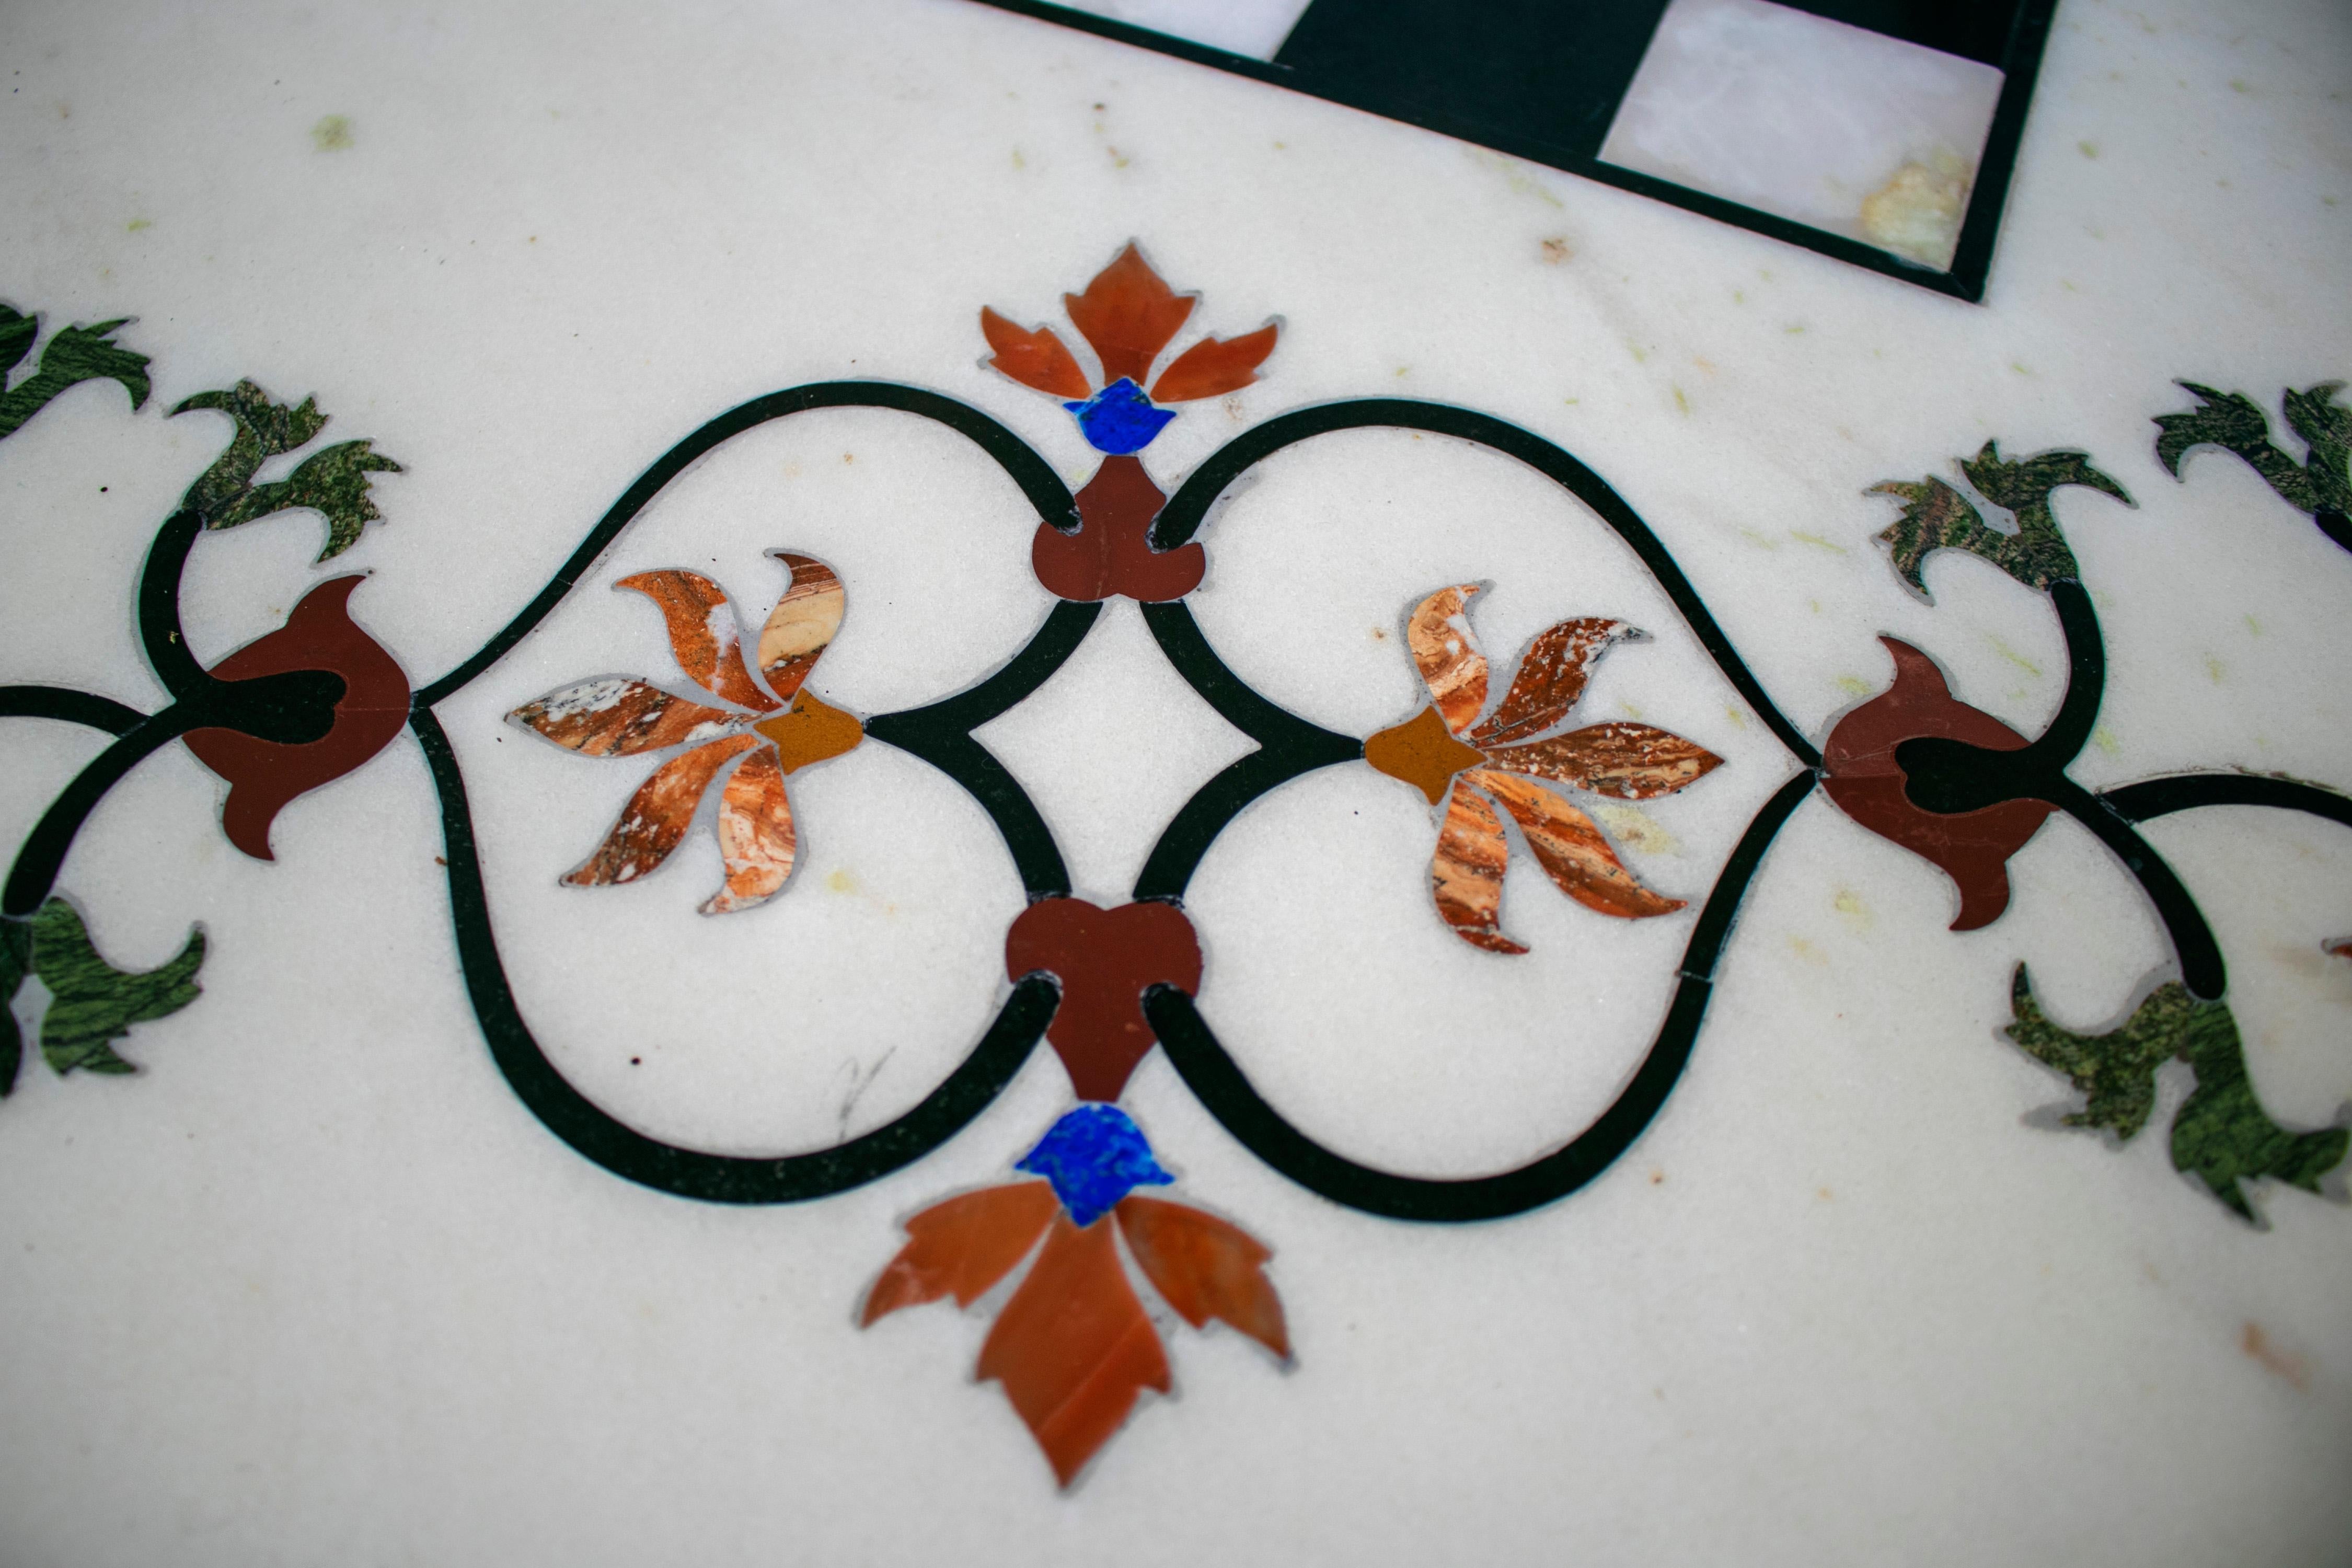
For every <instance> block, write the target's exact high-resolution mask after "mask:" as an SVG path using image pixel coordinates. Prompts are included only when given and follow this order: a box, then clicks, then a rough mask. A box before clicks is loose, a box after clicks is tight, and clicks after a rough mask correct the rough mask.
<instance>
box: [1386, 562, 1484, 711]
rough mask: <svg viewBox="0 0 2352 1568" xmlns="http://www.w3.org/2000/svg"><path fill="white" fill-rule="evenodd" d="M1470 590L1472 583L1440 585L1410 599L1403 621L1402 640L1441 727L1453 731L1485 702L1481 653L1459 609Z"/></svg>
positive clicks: (1474, 586) (1466, 617) (1475, 588)
mask: <svg viewBox="0 0 2352 1568" xmlns="http://www.w3.org/2000/svg"><path fill="white" fill-rule="evenodd" d="M1476 592H1478V584H1475V583H1464V584H1460V585H1459V586H1456V587H1452V588H1440V589H1439V590H1438V591H1437V592H1436V593H1434V594H1432V595H1429V597H1427V598H1425V599H1423V601H1422V602H1421V603H1420V604H1418V605H1414V606H1413V607H1412V614H1411V615H1410V616H1406V617H1405V623H1404V640H1405V646H1406V647H1409V648H1411V649H1412V662H1413V666H1414V668H1417V669H1419V670H1420V671H1421V680H1422V684H1423V685H1424V686H1426V687H1428V688H1429V696H1430V700H1431V701H1433V702H1434V703H1436V704H1437V710H1438V712H1439V713H1441V714H1443V715H1444V718H1445V727H1446V728H1447V729H1448V730H1451V731H1454V733H1455V734H1457V735H1458V734H1460V733H1462V731H1465V730H1467V729H1468V728H1469V727H1470V721H1472V720H1473V719H1475V718H1477V717H1478V710H1480V709H1482V708H1484V707H1486V654H1485V653H1484V652H1482V651H1481V650H1480V649H1479V647H1478V639H1477V637H1475V636H1474V635H1473V634H1472V632H1471V630H1470V616H1469V615H1468V613H1467V612H1466V610H1465V605H1468V604H1469V602H1470V595H1473V594H1475V593H1476Z"/></svg>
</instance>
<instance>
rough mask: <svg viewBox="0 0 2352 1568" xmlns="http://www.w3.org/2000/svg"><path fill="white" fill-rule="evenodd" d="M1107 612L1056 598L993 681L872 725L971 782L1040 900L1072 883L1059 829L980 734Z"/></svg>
mask: <svg viewBox="0 0 2352 1568" xmlns="http://www.w3.org/2000/svg"><path fill="white" fill-rule="evenodd" d="M1101 614H1102V605H1100V604H1078V603H1076V602H1074V601H1072V600H1068V599H1063V600H1060V601H1058V602H1056V603H1055V605H1054V608H1053V610H1052V612H1051V613H1050V614H1048V615H1047V616H1046V617H1045V625H1044V626H1040V627H1038V628H1037V633H1036V635H1035V636H1034V637H1031V638H1030V639H1029V643H1028V646H1027V647H1024V648H1023V649H1022V650H1021V651H1020V652H1019V653H1017V654H1015V655H1013V658H1012V659H1011V661H1010V662H1008V663H1007V664H1006V665H1005V666H1004V668H1002V669H1000V670H998V671H997V672H996V673H995V674H994V675H992V676H990V677H989V678H988V679H986V680H983V681H982V682H981V683H980V684H979V685H977V686H974V687H972V688H971V689H968V690H965V691H960V692H958V693H957V694H956V695H954V696H953V697H950V698H947V699H945V700H942V701H939V702H934V703H932V704H930V705H929V707H927V708H908V709H905V710H901V711H899V712H897V713H882V714H877V715H876V716H875V717H874V718H872V719H869V720H867V721H866V733H867V734H868V735H871V736H873V737H874V738H875V739H876V740H877V741H886V742H889V743H890V744H891V745H893V746H897V747H898V748H899V749H900V750H901V751H905V752H913V753H914V754H915V755H916V756H919V757H920V758H922V759H923V761H925V762H927V763H930V764H931V766H933V767H935V768H937V769H939V770H940V772H941V773H945V774H947V775H948V776H949V777H950V778H951V779H953V780H955V781H956V783H958V784H961V785H963V787H964V789H965V791H966V792H967V793H969V794H970V795H971V797H972V799H974V800H976V801H978V802H980V805H981V808H982V810H984V811H986V812H987V813H988V815H989V816H990V817H991V818H992V820H993V821H994V822H995V824H996V831H997V832H998V833H1000V834H1002V835H1003V837H1004V846H1005V847H1006V848H1007V849H1009V850H1011V851H1012V852H1013V866H1014V868H1016V869H1017V870H1018V871H1019V872H1020V874H1021V885H1022V887H1023V888H1024V889H1027V891H1028V894H1029V897H1030V898H1031V899H1032V900H1036V899H1050V898H1060V897H1062V896H1064V895H1066V894H1067V893H1068V892H1069V890H1070V873H1069V869H1068V868H1067V867H1066V866H1065V865H1064V864H1063V863H1062V852H1061V850H1060V848H1058V847H1056V846H1055V843H1054V835H1053V831H1052V830H1051V829H1050V828H1048V827H1047V826H1045V817H1043V816H1040V815H1038V811H1037V807H1036V805H1035V804H1034V802H1032V801H1031V800H1030V798H1029V795H1028V792H1027V791H1025V790H1024V789H1023V788H1022V787H1021V784H1020V781H1018V780H1017V779H1015V778H1014V777H1013V773H1012V772H1011V770H1010V769H1008V768H1006V767H1005V765H1004V764H1003V763H1000V762H998V761H997V760H996V756H995V753H993V752H991V751H990V750H989V749H988V748H987V747H986V746H983V745H982V744H981V743H980V742H978V741H977V740H974V739H973V738H972V733H971V732H972V731H974V730H976V729H978V728H979V727H980V726H981V725H982V724H985V723H987V722H988V721H990V720H991V719H993V718H995V717H997V716H998V715H999V714H1001V713H1003V712H1004V711H1005V710H1007V709H1009V708H1011V707H1013V705H1014V704H1016V703H1018V702H1021V701H1022V700H1024V699H1026V698H1027V697H1028V696H1029V694H1030V693H1031V692H1033V691H1034V690H1036V689H1037V688H1039V687H1040V686H1043V685H1044V684H1045V682H1046V680H1048V679H1051V678H1052V676H1053V674H1054V672H1055V670H1057V669H1059V668H1062V666H1063V664H1064V662H1065V661H1066V660H1067V659H1068V658H1069V657H1070V655H1072V654H1073V653H1075V652H1076V651H1077V647H1078V644H1079V643H1081V642H1083V641H1085V640H1086V635H1087V632H1088V631H1090V630H1092V629H1093V627H1094V624H1095V620H1096V618H1097V616H1100V615H1101Z"/></svg>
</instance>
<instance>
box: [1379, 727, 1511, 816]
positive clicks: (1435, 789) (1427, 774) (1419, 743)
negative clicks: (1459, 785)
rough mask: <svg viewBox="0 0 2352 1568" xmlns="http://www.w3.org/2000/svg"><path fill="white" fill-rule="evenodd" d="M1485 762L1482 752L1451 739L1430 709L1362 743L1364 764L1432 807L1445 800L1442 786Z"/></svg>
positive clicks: (1452, 735)
mask: <svg viewBox="0 0 2352 1568" xmlns="http://www.w3.org/2000/svg"><path fill="white" fill-rule="evenodd" d="M1364 761H1366V762H1368V763H1371V764H1372V766H1374V767H1376V768H1378V769H1379V770H1380V771H1381V772H1382V773H1386V774H1388V775H1389V777H1391V778H1392V779H1402V780H1403V781H1404V782H1405V783H1407V784H1411V785H1412V787H1413V788H1415V789H1417V790H1419V791H1421V793H1422V794H1423V795H1427V796H1428V797H1429V804H1430V805H1436V804H1437V803H1438V802H1439V801H1441V800H1444V798H1445V786H1446V785H1447V784H1452V783H1453V782H1454V774H1455V773H1460V772H1461V771H1462V770H1463V769H1465V768H1475V767H1476V766H1477V765H1478V764H1479V763H1483V762H1485V761H1486V752H1481V751H1480V750H1478V749H1477V748H1476V747H1475V746H1468V745H1465V744H1463V743H1462V742H1460V741H1457V740H1455V739H1454V731H1451V730H1448V729H1447V728H1446V727H1445V721H1444V720H1443V719H1441V718H1439V717H1438V714H1437V710H1436V709H1434V708H1424V709H1423V710H1421V711H1420V712H1418V713H1416V714H1414V715H1413V716H1412V718H1410V719H1408V720H1406V721H1404V722H1403V723H1402V724H1391V725H1390V726H1389V727H1388V728H1387V729H1385V730H1383V731H1381V732H1380V733H1379V734H1377V735H1374V736H1373V737H1372V738H1371V739H1370V740H1369V741H1366V742H1364Z"/></svg>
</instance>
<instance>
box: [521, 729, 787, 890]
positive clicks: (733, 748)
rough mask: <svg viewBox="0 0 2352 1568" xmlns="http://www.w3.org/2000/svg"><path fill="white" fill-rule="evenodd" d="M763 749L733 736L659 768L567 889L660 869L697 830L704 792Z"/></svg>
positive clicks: (754, 741)
mask: <svg viewBox="0 0 2352 1568" xmlns="http://www.w3.org/2000/svg"><path fill="white" fill-rule="evenodd" d="M759 743H760V742H759V740H758V739H757V738H756V737H754V736H751V735H730V736H729V737H727V739H725V740H723V741H713V742H710V743H709V745H707V746H697V747H695V748H693V749H692V750H691V751H687V752H679V753H678V754H677V756H675V757H672V758H671V759H670V760H669V761H667V762H666V763H663V764H662V765H661V766H659V767H657V768H656V769H655V770H654V772H653V776H652V777H651V778H648V779H647V780H646V782H645V783H643V784H639V785H638V786H637V791H636V793H635V795H631V796H630V797H629V804H628V805H625V806H624V807H623V808H622V810H621V816H620V820H619V821H617V822H615V823H614V824H613V829H612V831H611V832H609V833H607V834H606V835H605V836H604V843H603V844H601V845H599V846H597V847H596V853H595V854H593V855H592V856H590V857H589V858H588V861H587V863H586V864H585V865H583V866H582V867H580V868H578V869H577V870H574V871H572V872H570V873H568V874H566V875H565V877H564V879H563V880H564V883H565V885H566V886H569V887H573V888H599V887H605V886H609V885H612V884H614V883H619V882H634V881H635V880H636V879H638V878H639V877H642V876H644V875H645V874H646V872H648V871H652V870H656V869H658V868H660V866H661V863H662V862H663V861H665V860H667V859H668V858H669V857H670V852H671V851H672V850H674V849H676V848H677V847H678V845H679V844H681V843H683V842H684V841H685V838H686V830H687V829H688V827H690V826H693V824H694V812H695V808H696V807H697V806H698V805H701V803H702V792H703V791H704V790H707V789H709V787H710V781H711V780H712V779H714V778H716V777H718V776H719V769H720V768H723V767H725V766H726V765H727V763H729V761H730V760H731V759H733V758H735V757H740V756H741V755H742V754H743V753H744V752H748V751H750V750H751V748H752V747H754V746H756V745H758V744H759Z"/></svg>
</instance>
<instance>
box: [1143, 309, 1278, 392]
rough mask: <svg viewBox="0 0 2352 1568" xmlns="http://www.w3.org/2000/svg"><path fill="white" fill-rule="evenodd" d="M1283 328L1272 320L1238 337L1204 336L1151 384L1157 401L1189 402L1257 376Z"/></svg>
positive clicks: (1231, 389)
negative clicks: (1259, 368) (1260, 366)
mask: <svg viewBox="0 0 2352 1568" xmlns="http://www.w3.org/2000/svg"><path fill="white" fill-rule="evenodd" d="M1281 330H1282V329H1281V328H1279V327H1277V326H1276V325H1275V324H1274V323H1272V322H1268V323H1267V324H1266V325H1265V326H1263V327H1260V328H1259V329H1258V330H1257V331H1254V332H1244V333H1243V334H1242V335H1241V336H1240V337H1237V338H1202V340H1201V341H1200V342H1197V343H1194V344H1193V345H1192V347H1191V348H1189V349H1186V350H1185V351H1184V352H1183V353H1181V354H1178V355H1177V356H1176V358H1175V359H1174V361H1172V362H1171V363H1170V364H1169V366H1168V368H1167V369H1166V370H1163V371H1161V372H1160V379H1159V380H1158V381H1155V382H1153V383H1152V384H1151V400H1152V401H1153V402H1154V403H1190V402H1191V401H1192V399H1194V398H1196V397H1222V396H1223V395H1225V394H1226V393H1228V392H1239V391H1240V390H1241V389H1242V388H1243V387H1244V386H1247V385H1248V384H1250V383H1251V382H1254V381H1255V380H1256V379H1257V367H1258V366H1259V365H1262V364H1264V363H1265V356H1266V355H1268V354H1270V353H1273V352H1274V340H1275V338H1276V336H1277V335H1278V334H1279V333H1280V331H1281Z"/></svg>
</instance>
